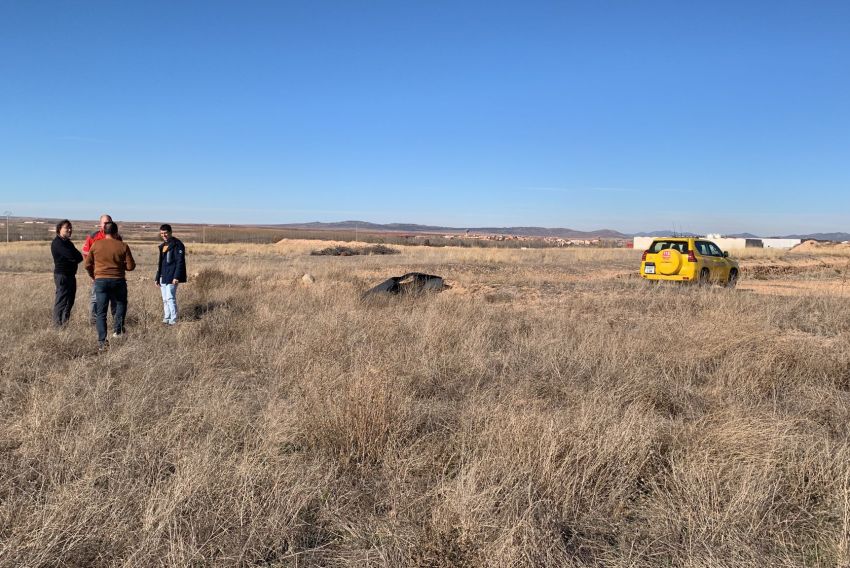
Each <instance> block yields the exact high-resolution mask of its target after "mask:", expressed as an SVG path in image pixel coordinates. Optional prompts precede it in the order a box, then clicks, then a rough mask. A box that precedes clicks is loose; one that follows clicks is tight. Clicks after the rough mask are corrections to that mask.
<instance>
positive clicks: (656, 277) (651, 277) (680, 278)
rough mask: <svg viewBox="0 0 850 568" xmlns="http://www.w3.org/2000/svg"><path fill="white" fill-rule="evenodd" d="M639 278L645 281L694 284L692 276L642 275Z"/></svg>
mask: <svg viewBox="0 0 850 568" xmlns="http://www.w3.org/2000/svg"><path fill="white" fill-rule="evenodd" d="M640 277H641V278H645V279H647V280H670V281H673V282H694V281H695V280H696V279H695V278H694V277H693V276H689V275H687V274H643V273H641V275H640Z"/></svg>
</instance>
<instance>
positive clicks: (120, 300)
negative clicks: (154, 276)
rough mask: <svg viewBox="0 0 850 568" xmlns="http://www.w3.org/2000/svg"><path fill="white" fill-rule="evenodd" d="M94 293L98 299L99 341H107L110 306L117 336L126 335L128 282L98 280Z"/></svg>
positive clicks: (107, 279) (111, 279)
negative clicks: (112, 306)
mask: <svg viewBox="0 0 850 568" xmlns="http://www.w3.org/2000/svg"><path fill="white" fill-rule="evenodd" d="M94 293H95V297H96V298H97V340H98V342H99V343H103V342H104V341H106V311H107V309H108V308H109V305H110V304H113V305H114V306H115V307H114V308H113V309H114V311H113V312H112V328H113V330H114V331H115V333H117V334H119V335H120V334H122V333H124V316H125V315H126V314H127V281H126V280H124V279H123V278H121V279H118V278H98V279H97V280H95V281H94Z"/></svg>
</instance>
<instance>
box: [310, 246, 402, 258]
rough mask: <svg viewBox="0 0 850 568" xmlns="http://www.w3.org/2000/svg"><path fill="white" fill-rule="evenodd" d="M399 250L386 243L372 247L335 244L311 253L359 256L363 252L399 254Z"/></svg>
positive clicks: (367, 253) (366, 253)
mask: <svg viewBox="0 0 850 568" xmlns="http://www.w3.org/2000/svg"><path fill="white" fill-rule="evenodd" d="M398 253H399V251H398V250H396V249H394V248H390V247H387V246H384V245H374V246H370V247H344V246H335V247H327V248H323V249H321V250H314V251H313V252H311V253H310V254H311V255H312V256H357V255H361V254H365V255H370V254H398Z"/></svg>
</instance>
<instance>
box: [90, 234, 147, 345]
mask: <svg viewBox="0 0 850 568" xmlns="http://www.w3.org/2000/svg"><path fill="white" fill-rule="evenodd" d="M103 232H104V238H103V239H101V240H99V241H95V242H94V243H93V244H92V245H91V248H90V249H89V254H88V255H87V256H86V260H85V267H86V271H87V272H88V273H89V276H91V277H92V279H93V280H94V290H95V296H96V298H97V343H98V348H99V350H101V351H102V350H104V349H106V348H107V347H109V341H108V340H107V339H106V310H107V308H108V307H109V304H110V303H112V302H114V305H115V311H114V312H113V314H112V318H113V321H112V323H113V329H114V332H113V334H112V337H118V336H120V335H121V334H123V333H124V316H126V315H127V280H126V278H125V277H124V275H125V272H126V271H129V270H134V269H135V268H136V261H135V260H133V254H132V253H131V252H130V247H129V246H127V245H126V244H125V243H124V242H123V241H121V240H119V239H118V224H117V223H112V222H109V223H106V224H105V225H104V227H103Z"/></svg>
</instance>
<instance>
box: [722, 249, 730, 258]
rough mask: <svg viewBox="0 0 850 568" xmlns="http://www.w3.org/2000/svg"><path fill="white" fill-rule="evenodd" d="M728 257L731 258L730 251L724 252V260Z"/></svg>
mask: <svg viewBox="0 0 850 568" xmlns="http://www.w3.org/2000/svg"><path fill="white" fill-rule="evenodd" d="M728 256H729V251H726V250H724V251H723V258H726V257H728Z"/></svg>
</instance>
